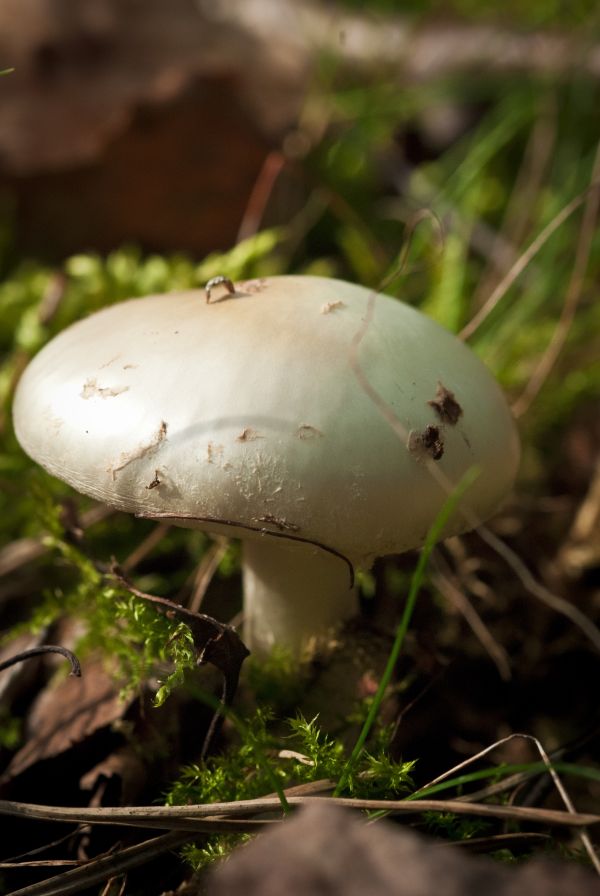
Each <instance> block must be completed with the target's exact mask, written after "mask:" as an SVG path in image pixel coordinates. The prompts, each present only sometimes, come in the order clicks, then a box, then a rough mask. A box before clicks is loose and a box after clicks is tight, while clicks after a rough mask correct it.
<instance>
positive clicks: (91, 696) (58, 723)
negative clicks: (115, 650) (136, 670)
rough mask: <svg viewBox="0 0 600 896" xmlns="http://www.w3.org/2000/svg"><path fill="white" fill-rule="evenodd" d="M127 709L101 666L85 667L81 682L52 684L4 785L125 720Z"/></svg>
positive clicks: (33, 715)
mask: <svg viewBox="0 0 600 896" xmlns="http://www.w3.org/2000/svg"><path fill="white" fill-rule="evenodd" d="M128 706H129V703H127V702H124V701H123V700H121V699H120V697H119V695H118V692H117V689H116V687H115V684H114V681H113V680H112V678H111V677H110V676H109V675H108V673H107V672H106V671H105V669H104V667H103V665H102V663H101V662H100V661H99V660H95V659H90V660H88V661H87V662H85V663H84V664H82V676H81V678H72V677H70V676H69V677H68V678H62V679H60V680H59V681H58V682H56V683H54V684H53V683H50V684H49V685H48V686H47V687H46V688H44V690H43V691H42V692H41V693H40V695H39V696H38V697H37V698H36V700H35V701H34V703H33V705H32V708H31V710H30V712H29V714H28V716H27V740H26V743H25V745H24V746H23V747H22V748H21V749H20V750H19V751H18V752H17V753H16V754H15V755H14V756H13V758H12V760H11V762H10V764H9V766H8V768H7V769H6V771H5V773H4V775H3V776H2V779H1V780H2V782H5V781H9V780H11V779H12V778H15V777H17V775H20V774H21V773H22V772H24V771H25V770H26V769H27V768H29V767H30V766H32V765H34V763H36V762H40V761H42V760H44V759H51V758H52V757H53V756H58V755H59V754H60V753H64V752H65V751H66V750H70V749H71V747H73V746H75V745H76V744H80V743H81V742H82V741H84V740H85V739H86V738H88V737H90V736H91V735H92V734H94V732H96V731H98V730H99V729H100V728H104V727H106V726H107V725H110V724H112V723H113V722H116V721H117V720H118V719H120V718H122V716H123V715H124V713H125V712H126V710H127V708H128Z"/></svg>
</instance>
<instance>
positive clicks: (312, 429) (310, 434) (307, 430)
mask: <svg viewBox="0 0 600 896" xmlns="http://www.w3.org/2000/svg"><path fill="white" fill-rule="evenodd" d="M296 436H297V438H299V439H302V440H304V441H306V440H307V439H321V438H323V433H322V432H321V430H320V429H317V427H316V426H311V425H310V423H301V424H300V426H299V427H298V429H297V430H296Z"/></svg>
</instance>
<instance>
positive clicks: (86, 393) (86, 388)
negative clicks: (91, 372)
mask: <svg viewBox="0 0 600 896" xmlns="http://www.w3.org/2000/svg"><path fill="white" fill-rule="evenodd" d="M128 389H129V386H99V385H98V382H97V381H96V379H95V378H94V377H89V379H87V380H86V381H85V383H84V384H83V388H82V390H81V392H80V393H79V394H80V395H81V397H82V398H85V399H86V400H87V399H88V398H114V397H115V396H116V395H122V393H123V392H127V390H128Z"/></svg>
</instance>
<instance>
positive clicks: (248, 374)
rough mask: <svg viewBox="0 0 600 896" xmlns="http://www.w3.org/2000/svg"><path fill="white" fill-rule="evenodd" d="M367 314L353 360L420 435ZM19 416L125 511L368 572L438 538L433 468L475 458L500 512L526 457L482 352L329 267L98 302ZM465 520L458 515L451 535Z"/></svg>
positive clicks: (38, 370)
mask: <svg viewBox="0 0 600 896" xmlns="http://www.w3.org/2000/svg"><path fill="white" fill-rule="evenodd" d="M370 303H372V305H371V304H370ZM371 312H372V317H371V318H370V320H369V324H368V326H367V327H366V328H365V331H364V335H363V338H362V339H361V341H360V345H359V347H358V350H357V355H356V357H357V361H358V363H359V364H360V367H361V370H362V371H364V374H365V376H366V378H367V379H368V381H369V383H370V384H371V386H372V387H373V389H375V390H376V392H377V394H378V395H379V396H380V398H381V402H382V403H385V405H386V406H387V407H388V408H389V410H390V411H391V412H392V413H393V415H394V417H395V418H396V419H397V421H398V427H399V429H400V431H401V432H404V433H406V439H401V438H399V434H398V427H396V428H392V426H390V423H389V421H388V420H387V419H385V417H384V416H383V414H382V413H381V407H378V406H377V404H376V403H374V401H373V400H372V398H371V397H369V396H368V395H367V394H366V392H365V390H364V388H363V387H362V386H361V384H360V383H359V380H358V378H357V376H356V372H355V369H353V363H352V358H353V348H352V346H353V340H355V339H356V337H357V334H358V333H359V332H360V331H361V328H362V327H364V321H365V316H366V315H367V314H371ZM14 421H15V429H16V433H17V437H18V439H19V441H20V443H21V445H22V446H23V448H24V449H25V451H26V452H27V453H28V454H29V455H31V457H33V458H34V459H35V460H36V461H38V462H39V463H40V464H41V465H42V466H43V467H45V468H46V469H47V470H48V471H49V472H50V473H52V474H54V475H55V476H58V477H59V478H61V479H64V480H65V481H66V482H68V483H70V484H71V485H72V486H74V488H76V489H77V490H79V491H81V492H83V493H85V494H88V495H91V496H92V497H94V498H96V499H98V500H100V501H103V502H104V503H106V504H109V505H111V506H113V507H117V508H119V509H121V510H125V511H129V512H132V513H137V514H140V515H143V516H154V515H158V516H165V515H166V516H167V517H172V519H173V522H175V523H180V524H183V525H197V526H199V527H200V528H203V529H207V530H209V531H214V532H218V531H227V533H228V534H231V535H233V536H240V537H242V538H246V537H252V536H254V537H256V538H260V537H261V535H260V533H265V532H266V533H270V534H271V535H275V536H276V537H275V538H270V537H269V535H268V534H267V535H263V538H262V540H263V542H264V543H265V544H264V546H265V548H266V542H267V541H268V542H269V544H271V543H273V545H275V543H276V542H278V543H279V544H281V545H282V546H283V543H285V544H286V545H289V547H290V548H291V547H292V544H293V543H294V542H296V543H297V544H298V545H301V544H303V543H304V544H305V545H313V546H314V545H316V546H319V547H318V548H317V549H315V548H314V547H313V548H311V549H310V551H309V553H311V554H314V553H315V552H318V553H322V551H321V549H323V548H324V549H328V550H329V552H330V554H331V556H332V557H334V556H335V555H341V556H342V557H343V558H346V560H347V561H349V563H350V564H351V565H352V566H356V565H360V566H364V567H368V566H370V565H371V564H372V562H373V560H374V559H375V558H376V557H379V556H383V555H386V554H390V553H399V552H402V551H405V550H407V549H409V548H414V547H418V546H419V545H421V544H422V543H423V541H424V538H425V536H426V533H427V531H428V529H429V527H430V525H431V523H432V521H433V519H434V518H435V516H436V514H437V513H438V511H439V510H440V508H441V506H442V504H443V503H444V501H445V499H446V497H447V491H446V490H445V489H444V488H443V487H442V486H441V485H440V481H439V477H434V476H432V475H431V472H430V469H429V468H430V467H431V464H432V462H433V463H435V468H436V470H439V471H440V472H441V474H442V479H445V480H446V481H447V482H448V483H450V484H452V483H457V482H458V481H459V480H460V478H461V477H462V476H463V474H464V473H465V471H466V470H467V469H469V468H470V467H471V466H473V465H477V466H478V467H479V468H480V470H481V473H480V475H479V477H478V479H477V481H476V483H475V484H474V486H472V488H471V489H470V490H469V493H468V503H469V507H470V509H471V511H472V512H473V513H474V514H475V515H476V516H477V517H478V518H480V519H485V518H486V517H488V516H489V515H490V514H491V513H492V512H493V511H494V509H495V508H496V507H497V505H498V503H499V501H500V500H501V499H502V497H503V496H504V495H505V494H506V492H507V490H508V489H509V488H510V486H511V484H512V482H513V479H514V476H515V472H516V468H517V463H518V456H519V447H518V437H517V435H516V430H515V426H514V423H513V421H512V418H511V416H510V412H509V410H508V408H507V405H506V402H505V400H504V398H503V396H502V393H501V392H500V389H499V388H498V386H497V385H496V383H495V382H494V380H493V378H492V377H491V376H490V374H489V373H488V371H487V370H486V368H485V367H484V366H483V364H482V363H481V362H480V361H479V360H478V359H477V357H476V356H475V355H474V354H473V352H472V351H471V350H470V349H468V348H467V347H466V346H465V345H463V344H462V343H461V342H459V341H458V340H457V339H456V338H455V337H454V336H452V335H451V334H450V333H448V332H446V331H445V330H444V329H442V328H441V327H439V326H438V325H437V324H435V323H434V322H433V321H431V320H429V319H428V318H426V317H424V316H423V315H422V314H421V313H419V312H418V311H416V310H414V309H413V308H411V307H409V306H407V305H404V304H402V303H401V302H399V301H397V300H395V299H392V298H389V297H387V296H384V295H378V296H377V297H376V298H375V299H374V301H373V294H372V293H371V291H370V290H368V289H365V288H363V287H360V286H356V285H352V284H349V283H345V282H342V281H338V280H329V279H324V278H319V277H302V276H287V277H273V278H267V279H264V280H259V281H250V282H249V283H245V284H244V283H241V284H238V285H237V286H236V292H235V294H234V295H227V296H225V297H221V296H219V297H218V300H217V299H215V298H213V300H212V301H211V302H210V303H207V301H206V300H205V295H204V293H203V292H201V291H190V292H183V293H171V294H167V295H159V296H150V297H147V298H143V299H133V300H130V301H127V302H123V303H120V304H118V305H114V306H112V307H109V308H107V309H105V310H103V311H100V312H99V313H97V314H94V315H92V316H91V317H89V318H87V319H85V320H83V321H80V322H79V323H76V324H74V325H73V326H71V327H69V328H68V329H67V330H65V331H64V332H63V333H61V334H60V335H59V336H57V337H56V338H55V339H53V340H52V341H51V342H50V343H49V344H48V345H47V346H46V347H45V348H44V349H43V350H42V351H41V352H40V353H39V354H38V355H37V356H36V358H35V359H34V360H33V361H32V363H31V364H30V365H29V367H28V368H27V370H26V371H25V373H24V374H23V377H22V379H21V382H20V383H19V387H18V389H17V394H16V397H15V405H14ZM467 528H470V525H469V524H468V523H467V522H465V519H464V517H463V516H461V515H456V516H455V517H454V519H453V521H452V522H451V529H450V530H449V531H448V532H447V533H446V534H450V531H451V532H457V531H461V530H464V529H467ZM261 550H262V548H261ZM306 550H307V551H308V547H307V548H306ZM336 562H338V563H339V564H340V565H341V566H344V564H343V563H342V562H341V561H336ZM343 574H344V575H347V569H346V571H345V572H344V573H343ZM348 587H349V586H348V583H347V584H346V587H345V590H346V591H347V590H348ZM271 640H272V639H271Z"/></svg>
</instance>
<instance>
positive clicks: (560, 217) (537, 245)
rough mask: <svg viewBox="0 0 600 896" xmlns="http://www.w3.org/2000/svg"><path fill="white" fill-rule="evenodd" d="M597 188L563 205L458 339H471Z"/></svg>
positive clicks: (594, 184) (587, 190) (588, 189)
mask: <svg viewBox="0 0 600 896" xmlns="http://www.w3.org/2000/svg"><path fill="white" fill-rule="evenodd" d="M597 186H598V184H597V183H593V184H591V185H590V186H589V187H587V188H586V189H585V190H584V191H583V192H582V193H579V195H578V196H575V198H574V199H571V201H570V202H569V203H567V205H565V207H564V208H563V209H561V211H560V212H558V214H556V215H555V216H554V218H553V219H552V220H551V221H550V223H549V224H547V225H546V227H544V229H543V230H542V232H541V233H540V234H538V236H537V237H536V238H535V239H534V241H533V242H532V243H531V245H530V246H529V248H528V249H526V251H525V252H523V254H522V255H521V256H520V258H518V259H517V261H516V262H515V263H514V264H513V266H512V267H511V268H510V270H509V271H508V273H507V274H506V276H505V277H503V278H502V280H501V281H500V283H499V284H498V286H497V287H496V289H495V290H494V291H493V292H492V294H491V296H490V297H489V299H488V300H487V301H486V302H485V303H484V304H483V305H482V306H481V308H480V309H479V311H478V312H477V314H475V315H474V316H473V317H472V318H471V320H470V321H469V323H468V324H467V325H466V326H465V327H463V329H462V330H461V331H460V333H459V334H458V335H459V338H460V339H465V340H466V339H470V338H471V336H472V335H473V333H474V332H475V330H477V329H478V327H480V326H481V324H482V323H483V321H484V320H485V319H486V318H487V317H488V316H489V315H490V314H491V312H492V311H493V310H494V308H495V307H496V305H497V304H498V303H499V302H500V300H501V299H503V298H504V296H505V295H506V293H507V292H508V290H509V289H510V287H511V286H512V285H513V283H514V282H515V280H516V279H517V277H519V275H520V274H522V273H523V271H524V270H525V268H526V267H527V265H528V264H529V263H530V261H531V260H532V259H533V258H535V256H536V255H537V253H538V252H539V251H540V249H541V248H542V247H543V246H544V245H545V244H546V243H547V242H548V240H549V239H550V237H551V236H552V234H553V233H555V231H557V230H558V228H559V227H560V226H561V225H562V224H564V222H565V221H566V220H567V219H568V218H569V217H570V216H571V215H572V214H573V212H575V211H577V209H578V208H579V206H580V205H583V203H584V201H585V199H586V197H587V196H588V194H589V192H590V190H593V189H595V188H596V187H597Z"/></svg>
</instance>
